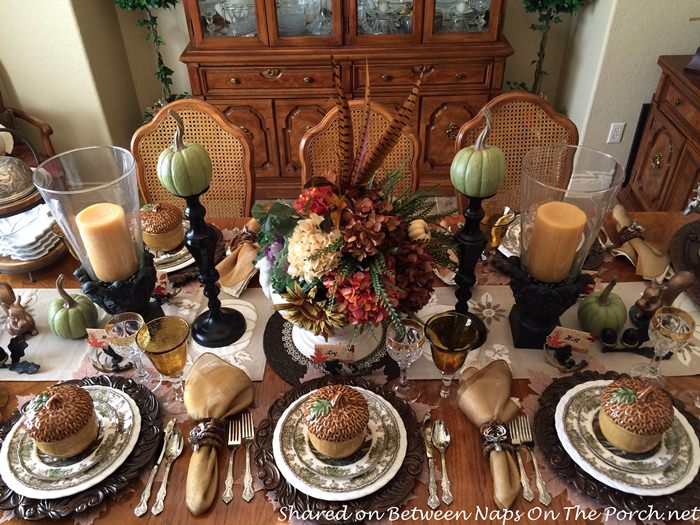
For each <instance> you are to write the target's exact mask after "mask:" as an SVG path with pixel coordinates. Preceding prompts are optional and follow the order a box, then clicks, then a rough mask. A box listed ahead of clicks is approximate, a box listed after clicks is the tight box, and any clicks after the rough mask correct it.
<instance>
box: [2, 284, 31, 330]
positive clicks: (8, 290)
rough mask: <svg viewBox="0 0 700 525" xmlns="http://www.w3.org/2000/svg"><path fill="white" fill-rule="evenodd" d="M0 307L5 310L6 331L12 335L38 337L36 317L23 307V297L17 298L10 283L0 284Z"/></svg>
mask: <svg viewBox="0 0 700 525" xmlns="http://www.w3.org/2000/svg"><path fill="white" fill-rule="evenodd" d="M0 306H1V307H2V309H3V310H4V312H5V314H6V315H7V318H6V319H5V330H7V332H8V333H9V334H10V335H12V336H18V335H25V334H30V335H36V334H37V333H38V332H37V329H36V323H35V322H34V317H32V315H31V314H30V313H29V312H27V310H25V308H24V306H22V297H21V296H15V292H14V290H13V289H12V286H10V285H9V284H8V283H5V282H0Z"/></svg>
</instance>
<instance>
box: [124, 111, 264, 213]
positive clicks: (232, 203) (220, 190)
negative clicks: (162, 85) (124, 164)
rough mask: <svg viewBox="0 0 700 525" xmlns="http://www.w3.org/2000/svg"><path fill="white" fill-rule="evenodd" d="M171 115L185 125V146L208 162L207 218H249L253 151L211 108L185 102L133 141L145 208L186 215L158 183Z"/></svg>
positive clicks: (171, 125)
mask: <svg viewBox="0 0 700 525" xmlns="http://www.w3.org/2000/svg"><path fill="white" fill-rule="evenodd" d="M171 109H173V110H175V111H176V112H177V113H178V115H180V117H181V118H182V121H183V122H184V124H185V136H184V141H185V142H197V143H198V144H201V145H202V147H204V149H205V150H207V152H208V153H209V156H210V157H211V164H212V178H211V184H210V186H209V190H208V191H207V192H206V193H205V194H204V195H202V197H201V199H200V201H201V203H202V204H203V205H204V207H205V208H206V209H207V215H208V216H209V217H250V208H251V206H252V205H253V202H254V197H255V179H254V177H253V150H252V146H251V144H250V141H249V140H248V137H246V135H245V133H244V132H243V131H242V130H241V129H240V128H239V127H237V126H234V125H233V124H231V123H230V122H229V121H228V120H227V119H226V117H225V116H224V115H223V114H222V113H221V112H220V111H219V110H218V109H216V108H215V107H213V106H211V105H209V104H207V103H206V102H204V101H201V100H197V99H193V98H188V99H182V100H176V101H175V102H171V103H170V104H168V105H166V106H164V107H163V108H162V109H161V110H160V111H159V112H158V114H157V115H156V116H155V118H154V119H153V120H152V121H151V122H149V123H148V124H145V125H143V126H141V127H140V128H139V129H137V130H136V133H134V136H133V138H132V139H131V152H132V153H133V155H134V158H135V159H136V173H137V175H138V183H139V191H140V192H141V197H142V199H143V201H144V202H161V203H168V204H172V205H174V206H177V207H178V208H180V209H184V207H185V201H184V199H181V198H179V197H175V196H174V195H172V194H171V193H170V192H169V191H167V190H166V189H165V188H164V187H163V186H162V185H161V184H160V181H159V180H158V174H157V173H156V166H157V164H158V157H159V155H160V153H161V152H162V151H163V150H164V149H165V148H167V147H169V146H171V145H172V143H173V136H174V134H175V129H176V127H177V126H176V124H175V119H174V118H173V117H172V116H171V115H170V114H169V113H168V111H169V110H171Z"/></svg>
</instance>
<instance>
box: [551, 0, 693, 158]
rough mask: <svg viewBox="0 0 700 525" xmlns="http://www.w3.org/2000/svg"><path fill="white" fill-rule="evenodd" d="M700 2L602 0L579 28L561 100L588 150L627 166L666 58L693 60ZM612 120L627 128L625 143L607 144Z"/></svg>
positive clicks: (587, 11)
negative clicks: (644, 107) (690, 57)
mask: <svg viewBox="0 0 700 525" xmlns="http://www.w3.org/2000/svg"><path fill="white" fill-rule="evenodd" d="M699 13H700V2H699V1H698V0H674V1H673V2H668V1H664V2H662V1H659V0H612V1H609V2H608V1H602V0H596V1H595V2H594V3H593V4H591V5H590V6H588V7H586V8H584V10H583V12H582V13H581V16H580V17H579V19H578V26H577V27H572V30H574V31H575V32H574V33H573V34H572V37H573V38H572V40H571V43H570V44H571V45H570V47H569V68H568V70H567V74H566V75H565V76H564V77H563V79H562V80H563V83H562V85H561V87H560V90H559V92H560V96H559V100H560V102H561V105H563V106H565V107H568V108H569V116H570V117H571V118H572V120H573V121H574V122H575V123H576V125H577V126H578V128H579V134H580V142H581V144H583V145H585V146H588V147H591V148H595V149H599V150H601V151H605V152H606V153H609V154H611V155H613V156H614V157H615V158H617V159H618V160H619V161H620V162H621V163H622V165H623V166H624V165H626V163H627V159H628V157H629V152H630V147H631V144H632V138H633V136H634V130H635V127H636V124H637V120H638V119H639V112H640V110H641V106H642V104H643V103H645V102H649V101H650V100H651V97H652V96H653V94H654V91H655V90H656V86H657V83H658V80H659V75H660V69H659V67H658V66H657V65H656V61H657V59H658V57H659V55H676V54H692V53H694V52H695V49H697V46H698V45H699V44H700V27H699V26H698V23H697V22H690V21H689V20H688V19H689V18H690V17H691V16H698V14H699ZM612 122H626V123H627V127H626V129H625V133H624V136H623V140H622V142H621V143H620V144H607V143H606V141H607V136H608V131H609V128H610V124H611V123H612Z"/></svg>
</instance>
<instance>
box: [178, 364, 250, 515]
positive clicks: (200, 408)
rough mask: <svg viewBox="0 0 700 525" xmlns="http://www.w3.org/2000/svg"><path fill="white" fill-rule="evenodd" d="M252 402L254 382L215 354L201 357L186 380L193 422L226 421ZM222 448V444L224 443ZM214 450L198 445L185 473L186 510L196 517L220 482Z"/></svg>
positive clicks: (188, 405) (209, 503)
mask: <svg viewBox="0 0 700 525" xmlns="http://www.w3.org/2000/svg"><path fill="white" fill-rule="evenodd" d="M252 402H253V383H252V382H251V381H250V378H249V377H248V376H247V375H246V373H245V372H244V371H243V370H241V369H240V368H238V367H236V366H234V365H232V364H230V363H228V362H226V361H224V360H223V359H221V358H220V357H218V356H215V355H214V354H210V353H205V354H202V355H201V356H200V357H199V359H197V361H195V363H194V365H192V369H191V370H190V372H189V374H188V375H187V379H186V380H185V409H186V410H187V415H188V416H189V417H190V418H191V419H193V420H194V421H197V422H198V421H200V420H202V419H207V418H213V419H225V418H228V417H231V416H233V415H235V414H237V413H239V412H241V411H242V410H244V409H245V408H246V407H247V406H248V405H250V404H251V403H252ZM224 446H225V443H224ZM217 452H218V451H217V449H216V448H215V447H212V446H209V445H202V446H200V447H199V448H198V449H197V450H196V451H195V452H193V454H192V457H191V459H190V465H189V468H188V470H187V486H186V495H187V508H188V509H190V512H191V513H192V514H194V515H195V516H197V515H199V514H201V513H202V512H204V511H206V510H207V509H208V508H209V507H210V506H211V504H212V502H213V501H214V498H215V497H216V489H217V482H218V479H219V473H218V467H217Z"/></svg>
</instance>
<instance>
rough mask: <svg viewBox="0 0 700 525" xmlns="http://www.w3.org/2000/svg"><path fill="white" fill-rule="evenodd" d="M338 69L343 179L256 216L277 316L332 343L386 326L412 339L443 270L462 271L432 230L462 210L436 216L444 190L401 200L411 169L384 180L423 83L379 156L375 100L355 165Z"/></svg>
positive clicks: (333, 176) (313, 186)
mask: <svg viewBox="0 0 700 525" xmlns="http://www.w3.org/2000/svg"><path fill="white" fill-rule="evenodd" d="M333 66H334V78H335V80H336V91H337V93H338V97H337V104H338V107H339V114H340V118H339V125H338V132H339V146H340V148H339V149H340V151H339V155H340V159H341V169H340V172H339V173H328V174H326V176H325V177H316V178H314V179H312V180H311V181H309V183H308V184H307V186H306V188H305V189H304V190H303V191H302V193H301V195H299V197H298V198H297V199H296V200H295V201H294V203H293V204H291V205H289V204H286V203H283V202H276V203H274V204H272V205H271V206H270V207H269V208H267V209H264V208H262V207H259V206H256V207H254V209H253V215H254V216H255V217H256V218H257V219H258V221H259V222H260V224H261V230H260V232H259V233H258V243H259V244H260V251H259V253H258V260H257V266H258V268H260V270H261V284H262V287H263V290H265V291H266V293H270V292H272V293H274V294H277V295H278V296H279V298H278V299H277V301H276V304H275V305H274V308H275V309H276V310H279V311H281V313H282V314H283V315H284V317H285V318H286V319H287V320H289V321H290V322H292V323H293V324H295V325H297V326H298V327H300V328H302V329H305V330H308V331H310V332H313V334H314V335H316V336H318V335H322V336H323V337H324V338H326V339H327V338H328V336H329V335H331V334H333V332H334V330H337V329H339V328H343V327H346V326H354V327H355V328H358V329H361V328H364V327H367V326H372V325H375V326H376V325H378V324H380V323H382V322H384V321H388V322H391V323H392V324H394V325H395V326H396V327H397V329H398V330H399V331H400V332H402V331H403V325H402V322H401V316H402V314H404V313H405V314H410V313H414V312H417V311H418V310H420V309H421V308H422V307H423V306H425V305H426V304H427V303H428V300H429V299H430V294H431V292H432V290H433V288H432V283H433V265H434V264H435V263H438V264H441V265H445V266H448V267H453V266H454V263H453V262H452V261H450V258H449V256H448V253H447V251H448V249H449V248H450V247H452V246H453V244H452V243H453V241H452V236H451V235H450V234H449V233H448V232H447V231H444V230H442V229H441V228H438V227H437V226H431V225H433V224H435V223H437V222H438V221H439V220H440V219H441V218H443V217H444V216H446V215H448V214H451V213H454V210H449V211H446V212H445V213H436V212H435V199H434V198H433V197H434V196H435V193H434V190H435V188H432V189H431V190H427V191H417V192H414V191H411V189H410V188H407V189H405V190H399V189H398V188H399V182H400V180H401V167H399V168H397V169H395V170H393V171H392V172H390V173H388V174H386V175H385V176H384V177H383V178H382V179H381V180H378V179H380V177H379V176H377V173H378V169H379V168H380V167H381V165H382V162H383V160H384V159H385V158H386V155H387V154H388V153H389V152H390V151H391V149H392V148H393V146H394V145H395V144H396V142H397V141H398V139H399V137H400V134H401V131H402V129H403V128H404V126H405V125H406V122H408V119H409V116H410V113H411V111H412V110H413V107H414V106H415V102H416V99H417V93H418V87H419V85H420V79H419V80H418V82H417V83H416V85H415V86H414V87H413V90H412V92H411V94H410V95H409V97H408V99H407V100H406V102H405V103H404V104H403V106H402V108H401V110H400V111H399V113H398V115H397V116H396V117H395V118H394V119H393V120H392V122H391V123H390V126H389V127H388V129H387V130H386V132H385V133H384V136H383V137H382V138H381V139H380V141H379V142H378V143H377V145H376V146H375V147H374V149H373V150H372V151H369V146H368V141H369V133H368V123H369V92H368V91H366V92H365V102H366V105H365V111H364V122H363V128H362V129H364V130H365V131H364V134H363V136H362V138H361V141H362V142H361V144H360V145H359V148H358V154H357V156H356V158H353V154H352V153H353V151H354V146H353V133H352V122H351V116H350V110H349V107H348V103H347V99H346V98H345V96H344V93H343V91H342V88H341V86H340V83H339V76H338V69H337V66H336V65H335V64H333ZM367 85H369V82H367ZM334 181H335V182H334ZM280 298H281V299H280Z"/></svg>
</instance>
